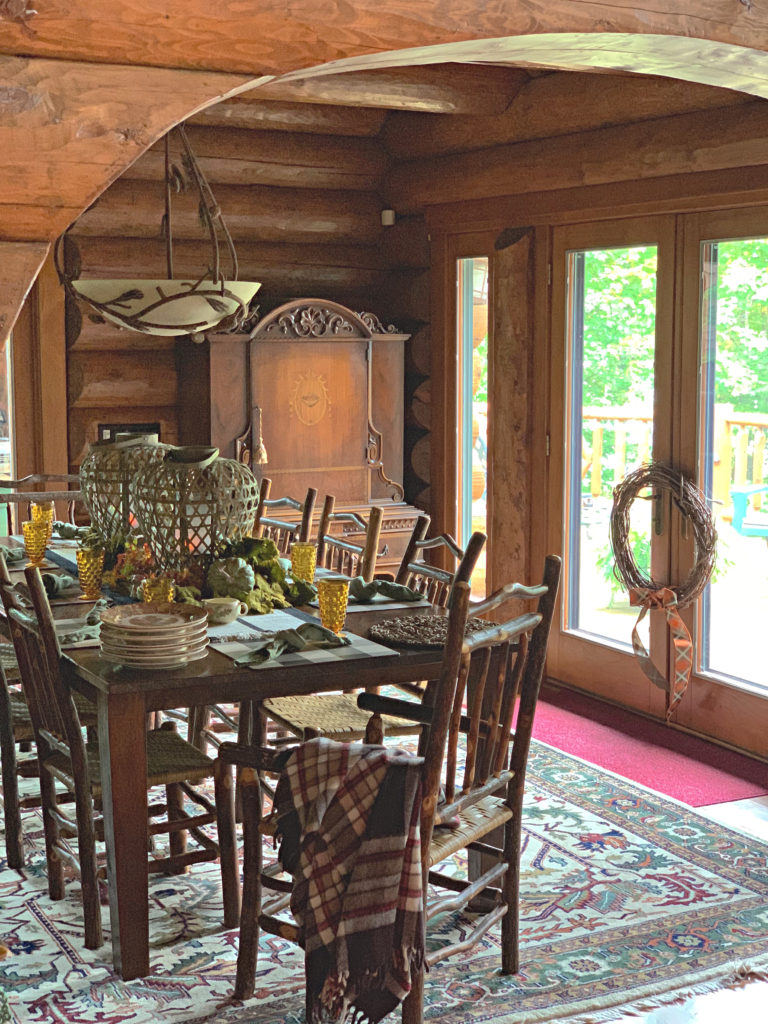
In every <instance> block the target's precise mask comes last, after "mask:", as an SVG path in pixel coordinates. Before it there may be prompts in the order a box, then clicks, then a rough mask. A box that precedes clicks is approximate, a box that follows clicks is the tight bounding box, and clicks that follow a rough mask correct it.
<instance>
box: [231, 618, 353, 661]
mask: <svg viewBox="0 0 768 1024" xmlns="http://www.w3.org/2000/svg"><path fill="white" fill-rule="evenodd" d="M246 642H247V643H248V648H249V650H248V652H247V653H246V654H242V655H240V656H239V657H238V658H235V659H234V661H235V664H236V665H250V666H252V667H253V668H258V666H259V665H263V664H265V663H266V662H268V661H276V660H277V659H278V658H279V657H280V655H281V654H285V653H287V652H291V651H307V650H310V649H311V650H320V649H323V648H325V649H327V648H330V647H345V646H346V645H347V644H350V643H351V642H352V641H351V640H350V639H349V637H348V636H337V634H336V633H333V632H332V631H331V630H330V629H326V628H325V626H321V625H320V624H319V623H315V622H302V624H301V625H300V626H297V627H296V629H281V630H280V632H279V633H275V635H274V636H271V637H264V639H263V640H257V641H256V642H255V643H254V642H253V641H251V640H248V641H246Z"/></svg>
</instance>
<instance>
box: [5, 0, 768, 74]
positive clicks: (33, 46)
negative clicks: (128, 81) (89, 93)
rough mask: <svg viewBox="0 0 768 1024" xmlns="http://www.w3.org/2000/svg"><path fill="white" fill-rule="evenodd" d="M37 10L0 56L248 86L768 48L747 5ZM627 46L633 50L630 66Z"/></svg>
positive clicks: (421, 0) (81, 6)
mask: <svg viewBox="0 0 768 1024" xmlns="http://www.w3.org/2000/svg"><path fill="white" fill-rule="evenodd" d="M37 8H38V5H36V4H35V3H34V0H10V2H9V0H6V2H4V3H3V4H2V7H0V10H2V15H0V17H2V19H3V21H2V24H3V31H2V34H1V35H0V53H10V54H30V55H35V56H40V57H52V58H60V59H65V60H84V61H98V62H103V63H111V64H120V65H131V64H133V65H142V66H155V67H175V68H186V69H190V70H200V69H205V70H215V71H226V72H235V73H242V74H248V75H250V76H251V77H255V76H257V75H264V74H267V75H279V74H284V73H285V72H286V71H290V70H292V69H296V68H312V67H317V66H318V65H321V64H327V63H328V62H331V61H341V60H344V59H349V58H353V59H362V60H364V61H367V60H368V59H369V58H370V56H371V55H374V54H375V55H383V54H385V53H386V51H400V52H401V53H402V54H404V55H403V56H402V57H401V58H400V60H399V61H398V63H401V64H408V65H410V64H414V63H420V62H424V61H425V60H426V61H434V60H435V59H436V58H435V56H434V55H431V56H426V57H424V56H423V55H421V54H420V53H419V51H420V49H423V48H429V47H434V46H438V45H444V44H448V45H452V46H460V45H461V44H463V43H467V42H469V43H471V42H473V41H474V40H478V39H479V40H483V41H484V43H485V44H488V43H490V44H491V46H490V47H489V46H488V45H485V46H484V51H485V55H484V56H480V57H473V56H468V55H467V52H468V50H467V49H465V50H463V51H462V50H459V51H458V52H459V53H461V55H454V56H450V55H446V56H444V57H443V58H442V59H443V60H463V61H467V60H480V61H490V62H497V61H499V60H508V61H514V62H515V63H520V60H521V59H526V58H521V57H520V55H519V54H518V55H517V56H509V51H510V46H509V45H508V43H509V41H510V40H511V42H512V44H513V45H512V47H511V49H512V50H513V51H515V49H516V47H515V44H516V43H518V42H519V41H520V40H522V41H523V42H524V43H527V42H528V41H529V40H531V39H533V40H536V39H538V40H539V43H540V45H539V46H538V47H536V48H534V50H535V52H533V53H529V54H528V56H527V59H528V60H529V62H530V63H531V64H533V65H536V64H538V65H541V66H553V57H555V58H556V57H557V56H558V54H557V53H556V52H555V51H557V50H558V49H560V47H559V46H558V43H559V40H554V41H553V40H552V38H551V34H553V33H557V34H559V35H560V36H561V37H562V36H563V35H564V34H568V35H570V36H572V37H573V38H574V40H575V41H576V43H577V44H578V46H579V51H580V52H579V54H578V57H577V56H573V57H572V58H571V64H570V65H565V64H562V65H561V66H564V67H571V68H573V67H574V66H575V61H576V60H577V59H578V60H580V61H582V62H587V63H591V64H593V65H595V66H624V67H627V68H631V69H632V70H636V71H645V72H647V73H652V69H651V68H650V67H648V66H645V67H640V66H636V65H637V64H638V63H640V62H643V61H644V62H645V63H646V64H653V63H654V62H658V61H659V60H660V59H663V51H664V49H665V44H666V43H668V42H669V39H670V38H672V37H678V38H679V39H680V40H681V41H682V42H684V43H685V42H687V43H690V44H691V49H692V50H693V51H695V50H696V49H697V48H698V46H699V44H700V43H701V41H702V40H713V41H716V42H722V43H729V44H733V45H735V46H739V47H744V48H747V47H760V46H761V45H762V44H763V43H764V42H765V40H766V37H768V9H766V8H765V7H764V5H762V4H755V3H747V2H744V0H742V2H741V3H737V2H735V0H687V2H686V3H685V4H680V3H679V2H676V0H662V2H660V3H657V4H655V5H653V7H649V6H648V5H645V6H638V5H637V4H636V3H635V2H634V0H594V2H591V3H578V4H576V3H574V2H573V0H549V2H548V3H546V4H543V3H540V2H536V0H517V2H515V3H494V4H487V3H478V2H477V0H401V2H400V3H398V4H397V5H387V4H386V2H382V0H291V3H290V4H286V3H285V0H260V2H259V3H258V4H243V3H242V0H218V2H217V3H216V4H211V3H210V0H164V3H163V5H162V17H159V16H158V8H157V3H156V0H45V3H41V4H40V5H39V8H40V9H39V10H38V9H37ZM625 35H628V36H630V38H632V37H633V36H634V38H636V39H637V40H639V42H638V44H637V45H636V47H635V48H634V52H633V53H631V54H629V55H627V54H626V50H627V44H626V42H625V40H624V39H623V37H624V36H625ZM553 42H554V44H555V45H553ZM470 49H471V48H470ZM489 49H491V50H492V52H490V53H489V52H488V51H489ZM517 49H519V47H517ZM600 51H602V52H603V53H604V54H605V53H608V52H609V51H613V52H614V60H618V59H619V52H620V51H625V56H624V62H623V64H621V65H617V64H615V63H614V64H613V65H610V64H609V65H606V64H605V63H604V60H603V62H601V60H600V59H599V58H598V56H597V55H598V54H599V52H600ZM745 57H746V55H744V56H743V57H742V59H741V61H737V63H743V60H744V59H745ZM561 59H562V56H561ZM628 61H629V62H628ZM382 62H383V63H384V64H387V63H391V61H388V60H387V59H385V58H382Z"/></svg>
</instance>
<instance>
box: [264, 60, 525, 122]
mask: <svg viewBox="0 0 768 1024" xmlns="http://www.w3.org/2000/svg"><path fill="white" fill-rule="evenodd" d="M526 82H528V75H527V73H526V72H525V71H521V70H519V69H517V68H510V67H490V66H485V67H484V66H478V65H469V64H438V65H425V66H421V67H395V68H380V69H378V70H375V71H353V72H349V73H347V74H340V75H317V76H312V77H306V78H304V77H302V78H290V79H287V80H285V79H284V80H281V81H275V82H269V83H267V84H266V85H263V86H261V87H260V88H259V90H258V96H259V97H261V98H263V99H267V100H269V99H272V100H286V101H292V102H300V103H323V104H334V103H335V104H341V105H342V106H345V107H349V106H361V107H381V108H385V109H387V110H416V111H420V112H421V113H427V114H471V115H478V114H482V115H487V114H500V113H501V112H502V111H504V110H506V109H507V107H508V106H509V104H510V103H511V102H512V100H513V99H514V98H515V96H516V95H517V94H518V93H519V92H520V90H521V89H522V88H523V86H524V85H525V84H526Z"/></svg>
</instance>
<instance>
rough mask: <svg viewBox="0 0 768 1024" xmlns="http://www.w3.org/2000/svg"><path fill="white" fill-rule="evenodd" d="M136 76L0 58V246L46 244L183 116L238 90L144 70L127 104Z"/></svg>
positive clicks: (232, 82)
mask: <svg viewBox="0 0 768 1024" xmlns="http://www.w3.org/2000/svg"><path fill="white" fill-rule="evenodd" d="M3 29H4V30H5V25H3ZM136 75H137V71H136V69H135V68H124V67H111V66H109V65H105V64H82V63H79V62H67V61H56V60H26V59H23V58H20V57H19V58H16V57H0V82H2V83H3V85H2V87H1V88H0V184H2V186H3V187H2V188H0V239H2V240H5V241H11V240H15V239H18V240H20V241H21V240H32V239H35V240H48V241H50V240H53V239H54V238H56V237H57V235H59V234H61V232H62V231H64V229H65V228H67V227H68V226H69V225H70V224H71V223H72V222H73V221H74V220H75V219H76V218H77V216H78V215H79V214H80V212H81V211H82V209H83V208H84V207H85V206H88V205H89V204H90V203H92V202H93V201H94V200H95V199H96V198H97V197H98V196H99V195H100V194H101V192H102V191H103V190H104V189H105V188H106V187H107V186H108V185H109V184H111V183H112V182H113V181H114V180H115V179H116V178H117V177H119V175H120V174H121V173H122V172H123V171H124V170H125V168H126V167H127V166H128V165H129V164H131V163H133V161H134V160H135V159H136V158H137V157H138V156H140V155H141V154H142V153H143V152H144V151H145V150H146V149H147V148H148V147H149V146H151V145H152V143H153V142H154V141H155V139H157V138H158V136H159V135H163V134H165V132H166V131H168V129H169V128H171V127H172V126H173V125H174V124H176V123H177V122H178V121H180V120H183V119H184V118H185V117H186V115H187V114H188V113H190V110H192V109H194V108H195V107H200V106H203V105H204V104H205V103H206V102H208V101H209V100H210V99H211V98H212V96H215V95H217V94H218V95H219V96H221V97H222V98H223V97H224V96H226V95H227V94H228V93H231V92H234V91H236V90H238V89H241V88H244V87H245V86H246V85H248V79H244V78H242V77H241V76H238V75H219V74H208V73H206V72H197V71H183V72H181V71H169V70H166V69H163V68H144V69H143V70H142V71H141V87H140V88H141V92H140V94H137V88H138V86H137V77H136ZM139 96H140V99H139Z"/></svg>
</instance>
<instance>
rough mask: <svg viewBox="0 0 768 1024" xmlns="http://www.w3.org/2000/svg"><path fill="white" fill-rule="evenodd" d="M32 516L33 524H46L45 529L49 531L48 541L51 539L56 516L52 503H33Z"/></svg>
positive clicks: (31, 507)
mask: <svg viewBox="0 0 768 1024" xmlns="http://www.w3.org/2000/svg"><path fill="white" fill-rule="evenodd" d="M29 511H30V514H31V515H32V522H33V523H45V528H46V529H47V531H48V540H49V541H50V539H51V534H52V533H53V517H54V515H55V514H56V509H55V508H54V505H53V502H52V501H33V502H32V504H31V506H30V510H29Z"/></svg>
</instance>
